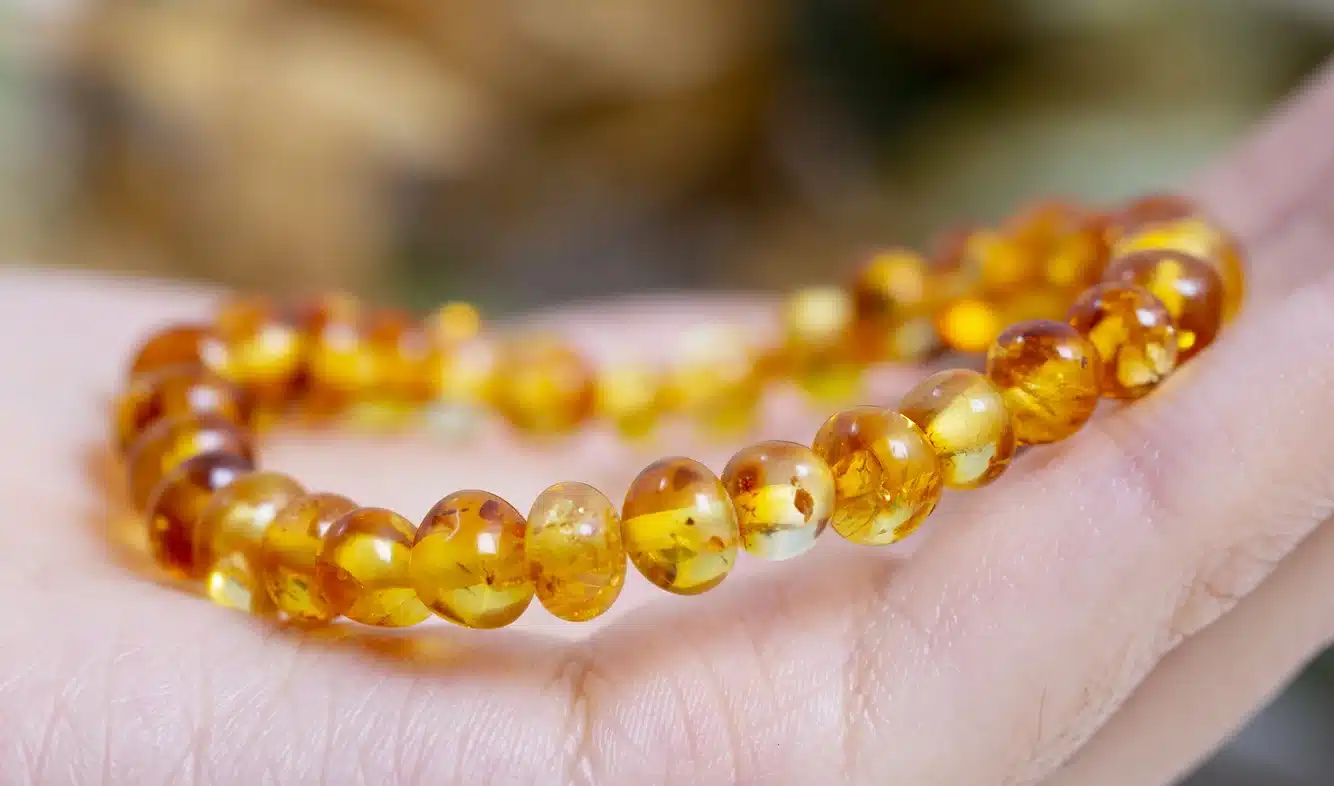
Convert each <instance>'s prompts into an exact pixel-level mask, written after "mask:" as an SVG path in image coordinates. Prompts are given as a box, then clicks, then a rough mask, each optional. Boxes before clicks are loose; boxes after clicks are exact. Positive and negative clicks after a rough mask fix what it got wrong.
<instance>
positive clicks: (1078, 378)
mask: <svg viewBox="0 0 1334 786" xmlns="http://www.w3.org/2000/svg"><path fill="white" fill-rule="evenodd" d="M1098 363H1099V360H1098V351H1097V349H1095V348H1094V347H1093V345H1092V344H1091V343H1090V342H1089V340H1088V339H1086V338H1084V337H1083V336H1082V335H1080V334H1079V331H1077V330H1075V329H1074V328H1073V327H1071V326H1070V325H1068V324H1067V323H1065V322H1055V321H1052V320H1036V321H1031V322H1020V323H1018V324H1016V325H1011V326H1010V327H1008V328H1006V329H1005V331H1004V332H1002V333H1001V334H1000V337H999V338H997V339H996V343H994V344H992V345H991V349H990V350H988V351H987V376H988V377H990V378H991V381H992V382H993V383H994V384H995V385H996V387H997V388H999V389H1000V392H1001V396H1002V397H1004V399H1005V407H1006V409H1008V410H1009V412H1010V418H1011V422H1012V423H1013V425H1014V436H1015V439H1017V440H1018V441H1019V442H1020V444H1024V445H1038V444H1044V443H1048V442H1056V441H1058V440H1062V439H1065V438H1066V437H1068V436H1070V435H1071V434H1074V433H1075V432H1076V431H1078V430H1079V429H1080V428H1081V427H1082V426H1083V425H1084V423H1086V422H1087V421H1088V419H1089V417H1090V416H1092V415H1093V410H1094V409H1095V408H1096V407H1097V406H1098V393H1099V391H1098Z"/></svg>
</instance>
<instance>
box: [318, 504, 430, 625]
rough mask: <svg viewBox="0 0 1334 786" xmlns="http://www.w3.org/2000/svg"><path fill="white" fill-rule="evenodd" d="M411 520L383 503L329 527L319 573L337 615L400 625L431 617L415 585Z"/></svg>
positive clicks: (363, 621)
mask: <svg viewBox="0 0 1334 786" xmlns="http://www.w3.org/2000/svg"><path fill="white" fill-rule="evenodd" d="M415 535H416V532H415V530H414V528H413V526H412V522H410V521H408V520H407V519H405V518H403V517H402V516H400V515H398V514H397V513H394V512H393V511H390V510H385V509H383V508H357V509H356V510H354V511H352V512H350V513H345V514H343V515H342V516H341V517H340V518H339V519H338V520H337V521H335V522H334V523H333V525H332V526H330V527H329V531H328V532H327V533H326V534H325V536H324V547H323V548H322V549H320V554H319V557H318V558H317V560H316V564H315V578H316V581H318V582H319V585H320V590H321V592H323V594H324V597H325V598H327V599H328V601H329V608H330V609H332V610H333V612H334V614H335V615H337V614H342V615H344V616H346V617H347V618H348V619H350V620H355V621H356V622H361V623H364V624H366V625H376V626H379V627H385V628H400V627H406V626H408V625H416V624H417V623H419V622H422V621H423V620H425V619H426V618H427V617H429V616H431V611H430V609H428V608H426V606H425V605H423V604H422V602H421V601H420V600H419V599H418V598H417V593H416V591H415V590H413V588H412V579H411V575H410V572H409V565H410V564H411V562H412V541H413V538H414V536H415Z"/></svg>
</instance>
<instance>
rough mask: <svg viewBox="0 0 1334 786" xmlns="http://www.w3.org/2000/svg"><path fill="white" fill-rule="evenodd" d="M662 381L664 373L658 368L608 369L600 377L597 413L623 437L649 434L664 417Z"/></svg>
mask: <svg viewBox="0 0 1334 786" xmlns="http://www.w3.org/2000/svg"><path fill="white" fill-rule="evenodd" d="M662 384H663V383H662V374H661V373H660V372H658V371H657V370H655V369H651V368H645V367H642V366H630V365H620V366H613V367H611V368H608V369H604V370H602V372H601V373H599V374H598V378H597V404H596V407H595V409H596V411H597V414H598V416H599V417H602V418H605V419H606V420H607V421H608V422H610V423H611V424H612V425H613V426H615V427H616V430H617V431H618V432H619V433H620V434H621V436H623V437H626V438H628V439H640V438H643V437H646V436H648V435H649V434H651V433H653V430H654V429H655V428H656V427H657V425H658V420H659V418H660V417H661V416H662V411H663V409H664V402H663V394H662Z"/></svg>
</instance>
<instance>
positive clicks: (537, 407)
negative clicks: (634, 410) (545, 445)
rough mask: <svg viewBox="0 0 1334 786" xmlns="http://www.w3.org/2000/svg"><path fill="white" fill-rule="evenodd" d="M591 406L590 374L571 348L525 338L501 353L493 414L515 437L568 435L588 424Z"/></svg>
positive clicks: (508, 344)
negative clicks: (496, 413)
mask: <svg viewBox="0 0 1334 786" xmlns="http://www.w3.org/2000/svg"><path fill="white" fill-rule="evenodd" d="M595 402H596V388H595V381H594V377H593V370H592V368H591V367H590V366H589V364H588V362H587V361H586V360H584V358H583V357H581V356H580V355H579V353H578V352H576V351H575V350H574V349H573V348H572V347H570V346H567V345H566V344H563V343H561V342H559V341H555V340H552V339H548V338H543V337H537V336H529V337H519V338H515V339H513V340H511V341H508V342H506V344H505V345H504V346H503V347H502V348H501V351H500V357H499V363H498V365H497V368H496V388H495V404H496V409H498V410H499V411H500V413H501V414H502V415H504V416H505V419H506V420H507V421H509V423H510V425H512V426H514V427H515V428H517V429H519V430H520V431H526V432H529V433H533V434H559V433H562V432H568V431H571V430H573V429H575V428H577V427H578V426H579V425H580V424H582V423H583V422H584V421H585V420H587V419H588V417H589V416H590V415H591V414H592V412H593V405H594V403H595Z"/></svg>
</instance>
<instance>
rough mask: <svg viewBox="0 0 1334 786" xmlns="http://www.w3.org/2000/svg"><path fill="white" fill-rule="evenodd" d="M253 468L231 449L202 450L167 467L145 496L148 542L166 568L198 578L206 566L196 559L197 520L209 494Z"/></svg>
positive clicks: (178, 574)
mask: <svg viewBox="0 0 1334 786" xmlns="http://www.w3.org/2000/svg"><path fill="white" fill-rule="evenodd" d="M252 469H254V464H252V463H251V462H250V460H249V459H247V458H245V457H243V456H238V455H236V454H234V453H204V454H201V455H197V456H193V457H191V458H189V459H187V460H185V461H183V462H182V463H181V464H179V465H178V466H176V467H174V468H172V469H171V471H169V472H168V473H167V474H166V476H165V477H164V478H163V479H162V482H161V483H159V484H158V486H157V488H156V489H155V490H154V491H153V493H152V495H151V497H150V498H149V500H148V504H147V506H146V509H147V511H148V515H147V521H148V546H149V554H150V555H151V556H152V557H153V560H154V561H155V562H156V563H157V564H158V565H159V566H161V567H162V568H164V569H166V570H167V571H168V572H170V573H172V574H174V575H177V576H183V577H188V578H198V577H199V576H200V575H201V574H202V572H203V570H204V569H205V567H206V566H203V565H200V564H199V563H198V562H197V561H196V556H197V554H198V549H197V544H198V542H199V539H200V532H199V520H200V517H201V516H202V515H203V513H204V510H205V509H206V508H207V507H208V505H209V503H210V502H212V501H213V495H214V493H215V492H217V491H218V490H219V489H222V488H225V487H226V486H227V485H229V484H231V483H232V482H233V481H235V480H236V479H237V478H238V477H240V476H241V475H243V474H245V473H247V472H250V471H251V470H252Z"/></svg>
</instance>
